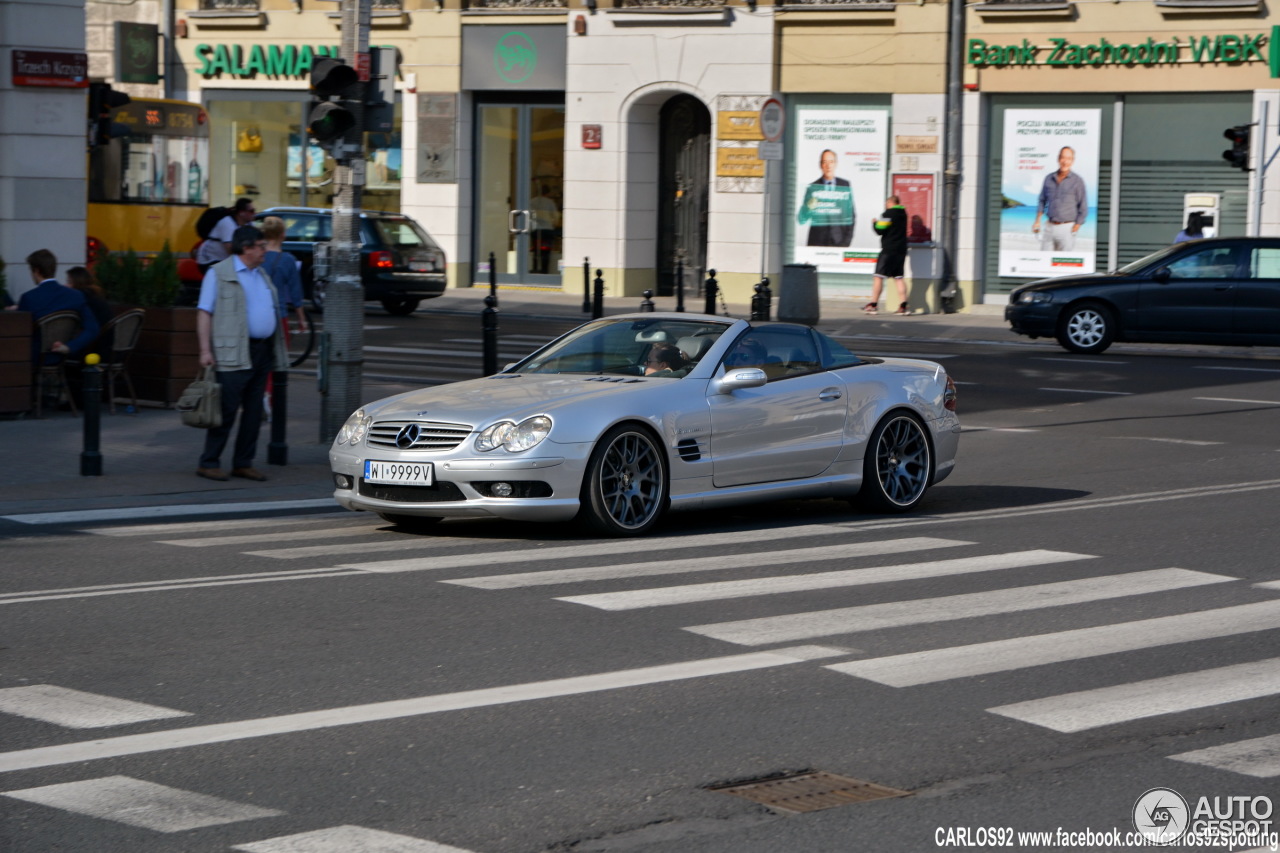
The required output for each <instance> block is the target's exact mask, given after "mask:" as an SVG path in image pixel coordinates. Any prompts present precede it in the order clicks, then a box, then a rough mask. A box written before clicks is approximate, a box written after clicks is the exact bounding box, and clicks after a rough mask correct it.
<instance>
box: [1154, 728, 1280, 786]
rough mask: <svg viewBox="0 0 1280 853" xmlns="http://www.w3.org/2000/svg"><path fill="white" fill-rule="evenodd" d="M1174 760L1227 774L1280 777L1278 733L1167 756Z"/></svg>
mask: <svg viewBox="0 0 1280 853" xmlns="http://www.w3.org/2000/svg"><path fill="white" fill-rule="evenodd" d="M1169 757H1170V758H1172V759H1173V760H1174V761H1185V762H1187V763H1188V764H1203V765H1205V766H1206V767H1213V768H1215V769H1217V770H1226V771H1227V772H1228V773H1241V774H1243V775H1245V776H1257V777H1258V778H1259V779H1270V778H1272V777H1274V776H1280V735H1268V736H1266V737H1259V738H1251V739H1249V740H1242V741H1237V742H1235V743H1224V744H1222V745H1221V746H1211V747H1209V748H1208V749H1196V750H1193V751H1191V752H1180V753H1178V754H1177V755H1171V756H1169Z"/></svg>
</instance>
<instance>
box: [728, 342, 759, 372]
mask: <svg viewBox="0 0 1280 853" xmlns="http://www.w3.org/2000/svg"><path fill="white" fill-rule="evenodd" d="M767 358H768V354H767V353H766V352H765V348H764V344H762V343H760V342H759V341H757V340H756V339H755V338H743V339H742V340H740V341H738V342H737V343H736V344H734V345H733V349H731V350H729V354H728V355H727V356H725V359H724V366H725V367H726V368H727V369H733V368H737V367H764V363H765V360H766V359H767Z"/></svg>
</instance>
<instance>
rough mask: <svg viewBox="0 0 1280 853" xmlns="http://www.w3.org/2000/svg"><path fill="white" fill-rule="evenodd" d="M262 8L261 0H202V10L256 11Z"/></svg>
mask: <svg viewBox="0 0 1280 853" xmlns="http://www.w3.org/2000/svg"><path fill="white" fill-rule="evenodd" d="M260 8H261V4H260V2H259V0H200V10H201V11H202V12H242V11H249V12H256V11H258V10H259V9H260Z"/></svg>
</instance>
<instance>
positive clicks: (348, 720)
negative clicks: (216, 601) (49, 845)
mask: <svg viewBox="0 0 1280 853" xmlns="http://www.w3.org/2000/svg"><path fill="white" fill-rule="evenodd" d="M847 653H848V652H847V650H845V649H841V648H824V647H821V646H819V647H814V646H801V647H800V648H783V649H770V650H769V651H764V652H750V653H748V654H740V655H728V656H723V657H714V658H703V659H700V660H691V661H683V662H681V663H672V664H660V665H658V666H646V667H640V668H638V669H624V670H617V671H614V672H602V673H596V674H594V675H579V676H572V677H569V678H557V679H551V680H549V681H535V682H528V683H525V684H512V685H506V686H502V687H489V688H485V689H480V690H465V691H462V692H460V693H442V694H437V695H435V696H419V697H415V698H411V699H393V700H390V701H387V702H373V703H370V704H367V705H351V706H348V707H345V708H326V709H323V710H320V711H304V712H302V713H297V714H285V715H282V716H278V717H263V718H260V719H256V720H242V721H240V722H233V723H215V724H212V725H206V726H191V727H189V728H182V729H170V730H168V731H161V732H148V733H146V734H137V735H123V736H120V737H113V738H100V739H98V740H91V741H82V742H80V743H65V744H60V745H57V746H44V747H36V748H34V749H20V750H15V751H13V752H5V753H0V773H7V772H10V771H14V770H31V769H34V768H37V767H53V766H57V765H60V764H77V763H80V762H82V761H94V760H96V759H100V758H115V757H119V756H124V755H139V754H142V753H147V752H160V751H163V750H169V749H182V748H186V747H192V746H203V745H208V744H213V743H227V742H230V741H238V740H245V739H248V738H255V737H266V736H269V735H280V734H292V733H294V732H304V731H314V730H316V729H327V728H332V727H335V726H348V725H354V724H356V723H371V722H377V721H382V720H398V719H403V718H405V717H416V716H421V715H424V714H438V713H442V712H445V711H460V710H464V709H467V708H485V707H490V706H493V705H508V704H512V703H515V702H529V701H532V700H535V699H550V698H555V697H561V696H577V695H582V694H585V693H598V692H601V691H605V690H616V689H618V688H621V687H638V686H642V685H647V684H663V683H666V682H672V681H686V680H689V679H694V678H706V677H709V676H713V675H726V674H731V673H737V672H748V671H750V670H755V669H766V668H770V667H776V666H786V665H789V664H794V663H801V662H803V661H807V660H818V659H821V658H823V657H836V656H838V655H843V654H847Z"/></svg>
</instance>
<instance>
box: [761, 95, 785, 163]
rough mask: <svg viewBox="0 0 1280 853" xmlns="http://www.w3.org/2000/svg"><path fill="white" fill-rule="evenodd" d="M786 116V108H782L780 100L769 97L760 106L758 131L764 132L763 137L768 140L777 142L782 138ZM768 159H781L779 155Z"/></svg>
mask: <svg viewBox="0 0 1280 853" xmlns="http://www.w3.org/2000/svg"><path fill="white" fill-rule="evenodd" d="M786 125H787V116H786V110H784V109H783V108H782V102H781V101H779V100H778V99H777V98H770V99H769V100H767V101H765V102H764V106H762V107H761V108H760V132H761V133H763V134H764V138H765V139H766V140H768V141H769V142H779V141H781V139H782V131H783V130H784V129H785V128H786ZM767 159H770V160H774V159H776V160H781V159H782V158H781V157H770V158H767Z"/></svg>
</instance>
